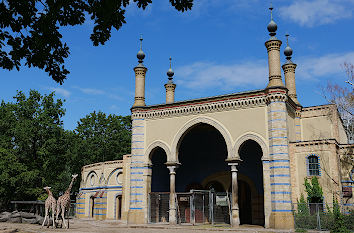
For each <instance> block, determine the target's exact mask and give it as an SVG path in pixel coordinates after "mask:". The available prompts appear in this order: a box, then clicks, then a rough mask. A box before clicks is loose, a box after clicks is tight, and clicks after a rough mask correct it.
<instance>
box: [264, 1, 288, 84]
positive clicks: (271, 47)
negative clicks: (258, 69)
mask: <svg viewBox="0 0 354 233" xmlns="http://www.w3.org/2000/svg"><path fill="white" fill-rule="evenodd" d="M269 10H270V22H269V24H268V26H267V29H268V31H269V35H270V38H269V40H268V41H267V42H265V46H266V48H267V51H268V65H269V83H268V86H267V88H269V87H284V84H283V81H282V79H281V71H280V46H281V44H282V42H281V41H280V40H278V39H277V38H276V37H275V35H276V31H277V28H278V26H277V24H276V23H275V22H274V21H273V7H272V6H271V7H270V8H269Z"/></svg>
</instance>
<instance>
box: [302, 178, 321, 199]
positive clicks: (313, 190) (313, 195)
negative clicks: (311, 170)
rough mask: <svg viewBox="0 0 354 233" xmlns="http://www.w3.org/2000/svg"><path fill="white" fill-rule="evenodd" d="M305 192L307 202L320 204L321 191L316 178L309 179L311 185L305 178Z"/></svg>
mask: <svg viewBox="0 0 354 233" xmlns="http://www.w3.org/2000/svg"><path fill="white" fill-rule="evenodd" d="M305 191H306V193H307V201H308V202H309V203H322V202H323V191H322V187H321V185H320V184H319V182H318V179H317V177H316V176H313V177H312V178H311V184H310V183H309V182H308V181H307V179H306V178H305Z"/></svg>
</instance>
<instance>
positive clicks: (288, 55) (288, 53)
mask: <svg viewBox="0 0 354 233" xmlns="http://www.w3.org/2000/svg"><path fill="white" fill-rule="evenodd" d="M285 36H286V48H285V50H284V55H285V56H286V59H287V60H288V62H291V56H292V55H293V50H292V48H290V46H289V34H286V35H285Z"/></svg>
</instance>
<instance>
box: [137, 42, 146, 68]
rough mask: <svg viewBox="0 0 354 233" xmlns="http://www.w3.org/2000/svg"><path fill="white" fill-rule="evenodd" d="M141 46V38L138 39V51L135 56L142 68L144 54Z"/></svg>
mask: <svg viewBox="0 0 354 233" xmlns="http://www.w3.org/2000/svg"><path fill="white" fill-rule="evenodd" d="M142 44H143V37H142V36H141V37H140V50H139V52H138V54H137V55H136V57H137V58H138V59H139V61H138V62H139V65H141V66H143V60H144V58H145V53H144V52H143V50H142Z"/></svg>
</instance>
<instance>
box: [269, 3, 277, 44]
mask: <svg viewBox="0 0 354 233" xmlns="http://www.w3.org/2000/svg"><path fill="white" fill-rule="evenodd" d="M273 9H274V8H273V5H272V2H271V3H270V7H269V10H270V22H269V24H268V26H267V29H268V31H269V35H270V36H271V39H276V37H275V35H276V33H275V32H276V31H277V29H278V26H277V24H276V23H275V22H274V21H273Z"/></svg>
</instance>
